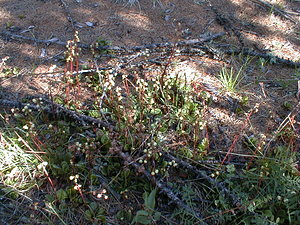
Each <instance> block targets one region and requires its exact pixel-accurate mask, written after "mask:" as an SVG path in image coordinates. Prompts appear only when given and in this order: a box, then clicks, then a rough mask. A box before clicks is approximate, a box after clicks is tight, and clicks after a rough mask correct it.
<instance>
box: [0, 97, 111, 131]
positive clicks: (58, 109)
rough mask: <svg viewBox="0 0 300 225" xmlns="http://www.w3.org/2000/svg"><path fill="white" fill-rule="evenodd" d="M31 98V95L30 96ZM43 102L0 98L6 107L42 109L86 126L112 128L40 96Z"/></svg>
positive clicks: (108, 124) (1, 104) (0, 102)
mask: <svg viewBox="0 0 300 225" xmlns="http://www.w3.org/2000/svg"><path fill="white" fill-rule="evenodd" d="M31 98H33V97H31ZM42 99H43V101H44V102H46V103H47V105H45V106H38V105H34V104H30V103H22V102H19V101H12V100H7V99H0V106H2V107H6V108H18V109H23V108H24V107H25V106H26V107H27V108H28V109H31V110H33V111H44V112H46V113H48V114H50V115H56V116H59V117H69V118H72V119H74V120H76V121H78V122H79V123H80V124H81V125H83V126H86V125H88V124H91V125H95V126H98V127H100V128H103V127H105V128H107V129H110V130H114V129H115V128H114V126H113V124H110V123H107V122H104V121H101V120H99V119H96V118H93V117H90V116H86V115H83V114H80V113H78V112H75V111H72V110H69V109H67V108H65V107H64V106H62V105H59V104H56V103H54V102H52V101H50V100H48V99H46V98H42Z"/></svg>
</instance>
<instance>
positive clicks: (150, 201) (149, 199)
mask: <svg viewBox="0 0 300 225" xmlns="http://www.w3.org/2000/svg"><path fill="white" fill-rule="evenodd" d="M156 192H157V189H153V190H152V191H151V193H150V194H149V196H145V199H144V200H145V206H146V207H147V208H149V209H152V210H154V208H155V195H156Z"/></svg>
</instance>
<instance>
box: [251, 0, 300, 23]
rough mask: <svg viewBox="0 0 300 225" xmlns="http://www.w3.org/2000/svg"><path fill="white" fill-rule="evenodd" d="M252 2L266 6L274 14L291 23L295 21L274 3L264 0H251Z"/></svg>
mask: <svg viewBox="0 0 300 225" xmlns="http://www.w3.org/2000/svg"><path fill="white" fill-rule="evenodd" d="M251 1H252V2H253V3H256V4H258V5H261V6H263V7H266V8H268V9H269V10H270V11H274V13H275V14H277V15H279V16H281V17H283V18H285V19H287V20H289V21H291V22H293V23H295V24H296V23H297V21H295V20H294V19H293V18H292V17H290V16H288V15H287V14H288V13H286V12H284V11H283V10H281V9H279V8H277V7H276V6H275V5H273V4H271V3H268V2H266V1H263V0H251Z"/></svg>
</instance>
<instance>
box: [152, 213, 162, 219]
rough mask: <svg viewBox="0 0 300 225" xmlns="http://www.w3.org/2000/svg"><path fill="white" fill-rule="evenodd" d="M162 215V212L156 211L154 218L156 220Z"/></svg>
mask: <svg viewBox="0 0 300 225" xmlns="http://www.w3.org/2000/svg"><path fill="white" fill-rule="evenodd" d="M160 216H161V212H155V213H154V215H153V219H154V220H159V218H160Z"/></svg>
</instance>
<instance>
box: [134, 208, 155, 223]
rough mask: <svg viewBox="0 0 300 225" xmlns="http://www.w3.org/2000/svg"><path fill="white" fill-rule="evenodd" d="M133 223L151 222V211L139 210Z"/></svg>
mask: <svg viewBox="0 0 300 225" xmlns="http://www.w3.org/2000/svg"><path fill="white" fill-rule="evenodd" d="M132 223H141V224H150V223H151V219H150V218H149V212H147V211H145V210H139V211H137V212H136V215H135V217H134V218H133V220H132Z"/></svg>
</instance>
